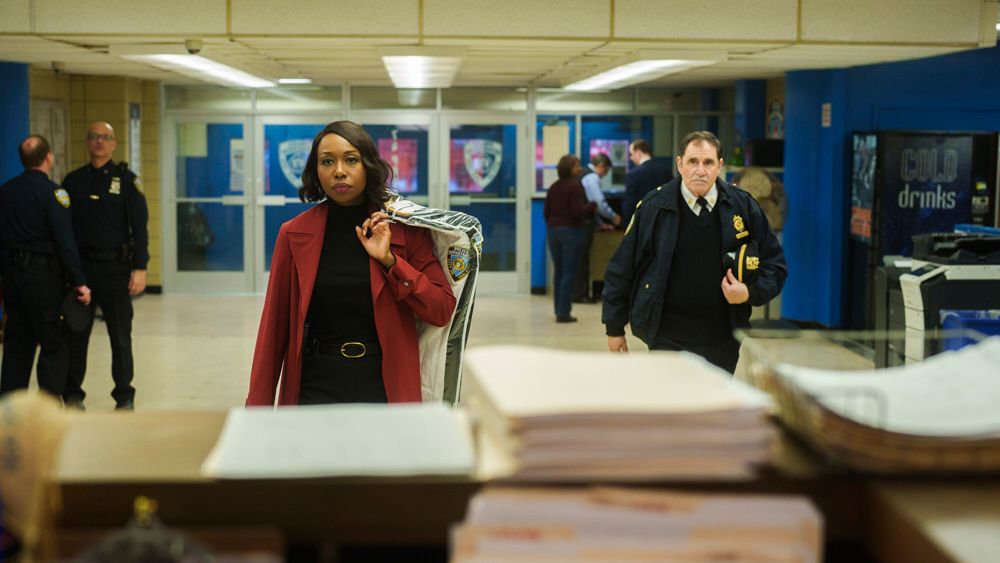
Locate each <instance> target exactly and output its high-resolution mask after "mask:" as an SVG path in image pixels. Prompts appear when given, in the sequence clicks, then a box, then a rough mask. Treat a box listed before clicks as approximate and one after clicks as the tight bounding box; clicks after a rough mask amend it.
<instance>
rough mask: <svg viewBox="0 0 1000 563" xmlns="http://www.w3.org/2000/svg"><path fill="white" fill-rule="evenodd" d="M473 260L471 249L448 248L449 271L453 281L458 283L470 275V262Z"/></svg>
mask: <svg viewBox="0 0 1000 563" xmlns="http://www.w3.org/2000/svg"><path fill="white" fill-rule="evenodd" d="M471 258H472V250H471V249H468V248H465V247H461V246H452V247H449V248H448V271H449V273H450V274H451V279H452V280H454V281H456V282H457V281H459V280H461V279H462V278H464V277H465V276H466V274H468V273H469V261H470V260H471Z"/></svg>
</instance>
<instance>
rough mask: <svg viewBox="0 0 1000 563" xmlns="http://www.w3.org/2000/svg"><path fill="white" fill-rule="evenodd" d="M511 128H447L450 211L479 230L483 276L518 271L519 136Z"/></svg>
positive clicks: (501, 125)
mask: <svg viewBox="0 0 1000 563" xmlns="http://www.w3.org/2000/svg"><path fill="white" fill-rule="evenodd" d="M518 130H519V126H518V125H516V124H513V123H495V124H489V125H481V124H475V125H473V124H455V125H451V126H449V128H448V131H449V135H448V143H449V147H448V150H449V153H448V192H449V194H448V208H449V209H454V210H456V211H462V212H463V213H468V214H469V215H472V216H474V217H476V218H478V219H479V221H480V222H481V223H482V225H483V236H484V238H485V241H486V242H485V243H484V244H483V255H482V262H481V266H480V268H481V270H482V271H484V272H516V271H517V259H516V258H517V199H516V197H517V155H518V150H517V146H518V145H517V137H518Z"/></svg>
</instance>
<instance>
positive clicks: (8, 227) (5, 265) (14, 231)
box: [0, 135, 90, 397]
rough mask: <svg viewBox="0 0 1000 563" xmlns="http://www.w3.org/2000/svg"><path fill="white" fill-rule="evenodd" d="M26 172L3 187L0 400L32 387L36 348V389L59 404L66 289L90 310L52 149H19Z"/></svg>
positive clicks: (27, 143) (36, 142) (34, 139)
mask: <svg viewBox="0 0 1000 563" xmlns="http://www.w3.org/2000/svg"><path fill="white" fill-rule="evenodd" d="M18 148H19V153H20V156H21V164H23V165H24V172H23V173H22V174H21V175H20V176H18V177H16V178H14V179H12V180H10V181H8V182H7V183H6V184H4V185H3V186H0V272H2V275H3V292H4V300H5V307H6V309H7V329H6V331H5V333H4V345H3V365H2V367H0V395H2V394H5V393H8V392H10V391H14V390H17V389H25V388H27V387H28V381H29V379H30V378H31V365H32V364H33V363H34V361H35V346H36V345H41V350H42V351H41V354H39V356H38V386H39V387H40V388H41V389H43V390H45V391H48V392H49V393H52V394H53V395H55V396H57V397H59V396H61V395H62V393H63V389H64V387H65V385H66V367H67V358H68V354H69V339H68V330H67V328H66V326H65V325H64V324H63V323H62V322H61V318H60V316H61V315H60V308H61V305H62V301H63V298H64V296H65V295H66V294H67V289H68V287H69V286H68V284H67V280H69V284H71V285H72V286H73V287H74V288H76V291H77V294H78V297H77V298H78V299H79V300H80V301H81V302H83V303H84V304H88V303H90V289H89V288H88V287H87V286H86V285H85V284H84V276H83V269H82V268H81V267H80V256H79V254H78V253H77V249H76V240H75V239H74V237H73V226H72V223H71V217H70V210H69V207H70V198H69V195H68V194H67V193H66V190H64V189H62V188H60V187H59V186H58V185H57V184H56V183H55V182H53V181H52V180H50V179H49V173H51V171H52V165H53V163H54V162H55V159H54V157H53V155H52V150H51V149H50V147H49V142H48V141H46V140H45V138H44V137H41V136H39V135H32V136H30V137H28V138H26V139H25V140H24V141H22V142H21V145H20V146H19V147H18Z"/></svg>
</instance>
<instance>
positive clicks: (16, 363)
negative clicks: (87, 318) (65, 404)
mask: <svg viewBox="0 0 1000 563" xmlns="http://www.w3.org/2000/svg"><path fill="white" fill-rule="evenodd" d="M66 289H67V288H66V281H65V278H64V276H63V274H62V273H61V272H54V271H52V270H51V269H50V268H49V266H48V265H47V264H36V265H32V266H29V267H27V268H20V267H17V266H13V265H11V266H8V267H7V268H6V269H5V271H4V272H3V294H4V309H5V310H6V312H7V313H6V314H7V328H6V330H5V332H4V343H3V365H2V366H0V395H3V394H6V393H9V392H11V391H16V390H18V389H26V388H27V387H28V382H29V381H30V380H31V367H32V365H33V364H34V363H35V348H36V347H40V348H41V352H40V353H39V355H38V386H39V387H40V388H41V389H42V390H44V391H47V392H49V393H51V394H53V395H55V396H57V397H58V396H61V395H62V393H63V388H64V387H65V385H66V366H67V360H68V356H69V338H68V337H69V333H68V331H67V329H66V327H65V325H64V324H63V323H62V322H61V321H60V319H59V309H60V307H61V305H62V300H63V297H64V296H65V294H66Z"/></svg>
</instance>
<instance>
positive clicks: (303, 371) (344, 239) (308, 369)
mask: <svg viewBox="0 0 1000 563" xmlns="http://www.w3.org/2000/svg"><path fill="white" fill-rule="evenodd" d="M391 182H392V169H391V168H390V166H389V164H388V163H387V162H386V161H385V160H383V159H382V158H381V157H380V156H379V153H378V148H377V147H376V145H375V142H374V141H372V138H371V136H370V135H369V134H368V132H367V131H365V130H364V129H363V128H362V127H361V126H360V125H358V124H357V123H353V122H350V121H335V122H333V123H330V124H329V125H327V126H326V127H325V128H324V129H323V130H322V131H320V132H319V133H318V134H317V135H316V137H315V139H313V143H312V150H311V151H310V153H309V158H308V160H307V161H306V167H305V170H304V171H303V173H302V187H301V188H299V198H300V199H301V200H302V201H304V202H319V203H318V204H317V205H315V206H314V207H312V208H311V209H309V210H307V211H304V212H302V213H300V214H299V215H298V216H296V217H295V218H294V219H292V220H290V221H288V222H287V223H285V224H283V225H282V226H281V229H280V230H279V231H278V239H277V242H276V243H275V247H274V255H273V258H272V260H271V276H270V280H269V281H268V286H267V295H266V298H265V300H264V310H263V312H262V313H261V317H260V329H259V331H258V333H257V345H256V348H255V350H254V357H253V366H252V368H251V371H250V388H249V392H248V393H247V400H246V404H247V406H264V405H267V406H271V405H274V403H275V398H276V397H277V402H278V403H279V404H281V405H307V404H322V403H355V402H365V403H385V402H390V403H397V402H418V401H420V400H421V390H420V351H419V347H418V342H417V329H416V321H417V320H418V319H419V320H421V321H424V322H426V323H429V324H432V325H434V326H444V325H445V324H447V323H448V322H450V321H451V317H452V313H453V312H454V309H455V297H454V295H453V294H452V291H451V286H450V285H449V283H448V280H447V279H446V278H445V273H444V270H443V269H442V267H441V263H440V262H439V261H438V259H437V258H436V257H435V256H434V252H433V242H432V240H431V236H430V232H429V231H428V230H427V229H420V228H415V227H410V226H406V225H402V224H399V223H392V222H390V221H389V217H388V215H386V213H385V212H383V211H382V208H383V205H384V203H385V202H386V201H387V200H388V199H389V196H390V191H389V185H390V184H391Z"/></svg>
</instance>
